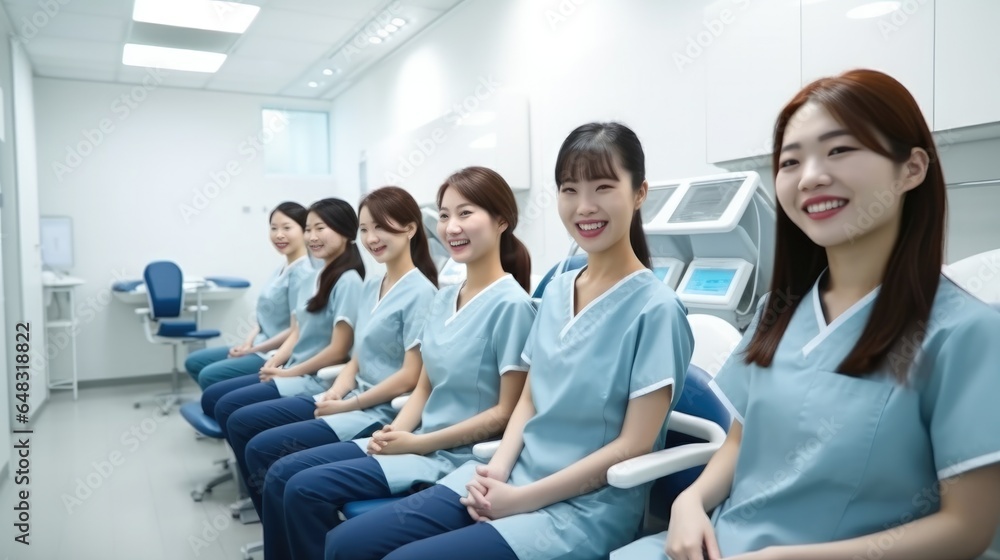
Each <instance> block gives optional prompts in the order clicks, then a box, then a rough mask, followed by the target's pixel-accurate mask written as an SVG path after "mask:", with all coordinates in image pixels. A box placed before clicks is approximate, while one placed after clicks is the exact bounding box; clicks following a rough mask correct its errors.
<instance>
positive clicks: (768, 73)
mask: <svg viewBox="0 0 1000 560" xmlns="http://www.w3.org/2000/svg"><path fill="white" fill-rule="evenodd" d="M704 19H705V23H704V25H703V29H702V30H701V31H699V32H698V33H697V34H695V35H693V36H692V37H690V38H689V40H688V44H687V49H686V50H685V52H683V53H680V54H682V55H684V56H688V57H690V59H691V64H692V65H694V64H698V63H699V62H700V60H698V57H697V56H694V57H692V56H691V55H695V54H701V55H702V56H703V57H704V58H705V63H706V66H705V75H706V86H707V98H706V107H705V108H706V127H707V130H706V143H707V156H708V161H709V162H710V163H718V162H724V161H732V160H738V159H745V158H752V157H758V156H763V155H766V154H769V153H771V135H772V131H773V129H774V120H775V118H776V117H777V116H778V111H780V110H781V108H782V107H783V106H784V105H785V104H786V103H787V102H788V101H789V100H790V99H791V97H792V96H793V95H795V93H796V92H797V91H798V90H799V89H800V87H801V79H800V58H799V40H800V37H799V5H798V3H797V2H789V1H787V0H778V1H773V2H772V1H766V2H749V1H746V0H725V1H722V2H714V3H713V4H712V6H711V7H709V8H707V9H706V10H705V14H704ZM676 60H677V59H676V57H675V61H676ZM769 164H770V162H769V161H764V160H760V161H758V162H757V165H755V167H760V166H762V165H769Z"/></svg>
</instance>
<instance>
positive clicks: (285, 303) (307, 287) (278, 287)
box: [253, 256, 315, 346]
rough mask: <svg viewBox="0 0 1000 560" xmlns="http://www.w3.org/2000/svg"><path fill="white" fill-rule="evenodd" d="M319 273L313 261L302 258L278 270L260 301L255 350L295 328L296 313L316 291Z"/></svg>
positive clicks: (258, 299)
mask: <svg viewBox="0 0 1000 560" xmlns="http://www.w3.org/2000/svg"><path fill="white" fill-rule="evenodd" d="M314 274H315V270H313V267H312V263H311V262H310V260H309V257H306V256H302V257H299V258H298V259H296V260H295V261H294V262H292V263H290V264H286V265H283V266H282V267H281V268H279V269H278V270H276V271H275V272H274V274H273V275H272V276H271V278H270V279H269V280H268V282H267V284H265V285H264V289H262V290H261V292H260V296H258V297H257V325H258V326H259V327H260V333H258V334H257V336H256V337H255V338H254V340H253V344H254V346H256V345H258V344H261V343H263V342H264V341H266V340H268V339H270V338H271V337H273V336H275V335H276V334H278V333H280V332H281V331H284V330H285V329H287V328H288V327H289V326H290V325H291V321H292V312H293V311H294V310H295V308H297V307H298V306H299V304H301V303H302V301H301V300H302V298H303V297H305V296H308V294H309V293H310V292H311V291H312V288H313V286H312V283H311V282H312V281H313V279H314Z"/></svg>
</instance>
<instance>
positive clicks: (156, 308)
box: [134, 261, 221, 415]
mask: <svg viewBox="0 0 1000 560" xmlns="http://www.w3.org/2000/svg"><path fill="white" fill-rule="evenodd" d="M142 276H143V280H145V282H146V294H147V301H148V303H149V307H144V308H140V309H136V310H135V313H136V314H137V315H139V316H140V317H141V318H142V324H143V330H144V332H145V334H146V340H148V341H149V342H150V343H152V344H167V345H169V346H170V347H171V350H172V352H173V354H172V355H173V362H172V364H173V366H172V369H171V372H170V373H171V382H170V386H171V390H170V391H169V392H167V393H161V394H158V395H155V396H154V397H153V400H154V402H156V403H157V404H158V406H159V409H160V413H161V414H163V415H166V414H167V413H169V412H170V409H171V408H173V406H174V405H175V404H177V403H178V402H180V381H181V370H180V368H179V367H178V365H177V359H178V356H177V354H178V349H179V348H180V346H182V345H185V346H186V345H193V344H196V343H202V342H204V341H206V340H209V339H212V338H217V337H218V336H220V335H221V333H220V332H219V331H218V330H216V329H202V330H199V329H198V318H199V317H200V315H201V312H203V311H205V310H206V309H207V308H206V307H205V306H203V305H202V304H201V298H200V297H199V298H198V301H197V305H194V306H189V307H187V308H185V307H184V274H183V273H182V272H181V268H180V267H179V266H177V264H176V263H173V262H171V261H156V262H151V263H149V264H148V265H146V269H145V270H144V271H143V274H142ZM184 312H190V313H194V314H195V319H194V320H190V319H185V318H182V314H183V313H184ZM141 404H142V403H141V402H137V403H135V405H134V406H135V408H139V407H140V406H141Z"/></svg>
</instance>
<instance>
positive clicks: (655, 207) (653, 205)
mask: <svg viewBox="0 0 1000 560" xmlns="http://www.w3.org/2000/svg"><path fill="white" fill-rule="evenodd" d="M676 190H677V185H670V186H669V187H662V188H656V189H649V193H648V194H647V195H646V202H645V203H644V204H643V205H642V210H641V212H642V223H643V225H645V224H648V223H649V222H651V221H652V220H653V218H655V217H656V215H657V214H659V213H660V210H662V209H663V205H664V204H666V203H667V201H668V200H670V197H671V196H673V194H674V192H675V191H676Z"/></svg>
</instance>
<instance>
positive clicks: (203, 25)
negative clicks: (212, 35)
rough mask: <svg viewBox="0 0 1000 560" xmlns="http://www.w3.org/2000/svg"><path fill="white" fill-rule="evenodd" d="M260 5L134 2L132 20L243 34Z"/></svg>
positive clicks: (213, 0)
mask: <svg viewBox="0 0 1000 560" xmlns="http://www.w3.org/2000/svg"><path fill="white" fill-rule="evenodd" d="M259 12H260V6H252V5H250V4H240V3H238V2H221V1H219V0H135V7H134V8H133V9H132V19H133V20H135V21H140V22H144V23H157V24H160V25H170V26H173V27H188V28H193V29H205V30H208V31H223V32H226V33H243V32H244V31H246V30H247V28H248V27H250V24H251V23H253V20H254V18H256V17H257V14H258V13H259Z"/></svg>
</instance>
